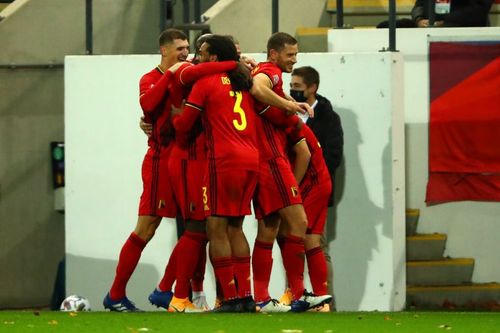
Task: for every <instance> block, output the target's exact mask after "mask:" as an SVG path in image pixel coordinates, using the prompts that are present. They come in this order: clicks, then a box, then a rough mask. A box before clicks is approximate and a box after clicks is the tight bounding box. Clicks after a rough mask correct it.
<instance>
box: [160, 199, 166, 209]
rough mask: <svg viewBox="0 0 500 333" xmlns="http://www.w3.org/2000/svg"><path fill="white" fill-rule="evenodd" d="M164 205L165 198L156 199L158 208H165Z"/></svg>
mask: <svg viewBox="0 0 500 333" xmlns="http://www.w3.org/2000/svg"><path fill="white" fill-rule="evenodd" d="M165 206H166V202H165V200H163V199H160V201H158V209H161V208H165Z"/></svg>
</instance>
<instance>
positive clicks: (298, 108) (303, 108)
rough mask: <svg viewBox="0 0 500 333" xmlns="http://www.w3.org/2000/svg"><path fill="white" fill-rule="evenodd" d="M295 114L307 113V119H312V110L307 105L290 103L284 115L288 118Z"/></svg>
mask: <svg viewBox="0 0 500 333" xmlns="http://www.w3.org/2000/svg"><path fill="white" fill-rule="evenodd" d="M297 113H301V114H306V113H307V114H308V115H309V117H311V118H314V110H313V108H312V107H311V106H310V105H309V104H307V103H304V102H295V101H290V103H289V107H288V108H287V109H286V114H287V115H289V116H290V115H294V114H297Z"/></svg>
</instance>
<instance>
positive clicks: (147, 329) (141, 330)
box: [137, 327, 151, 332]
mask: <svg viewBox="0 0 500 333" xmlns="http://www.w3.org/2000/svg"><path fill="white" fill-rule="evenodd" d="M137 330H138V331H139V332H148V331H151V329H149V328H147V327H141V328H138V329H137Z"/></svg>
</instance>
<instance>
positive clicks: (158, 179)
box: [139, 147, 177, 218]
mask: <svg viewBox="0 0 500 333" xmlns="http://www.w3.org/2000/svg"><path fill="white" fill-rule="evenodd" d="M169 155H170V147H167V148H163V147H162V148H158V147H155V148H152V147H149V149H148V152H147V153H146V156H144V161H143V162H142V187H143V190H142V195H141V200H140V203H139V216H162V217H171V218H175V216H176V215H177V207H176V205H175V201H174V197H173V193H172V187H171V184H170V179H169V177H168V173H167V163H168V159H169Z"/></svg>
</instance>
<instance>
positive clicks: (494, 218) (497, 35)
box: [328, 27, 500, 283]
mask: <svg viewBox="0 0 500 333" xmlns="http://www.w3.org/2000/svg"><path fill="white" fill-rule="evenodd" d="M429 39H432V40H444V41H452V40H456V41H464V40H466V41H478V40H496V41H498V40H500V28H498V27H495V28H473V29H469V28H453V29H432V28H431V29H398V30H397V40H396V42H397V43H396V46H397V49H398V50H400V53H402V55H403V58H404V63H405V66H404V71H405V74H404V75H405V81H404V96H405V103H404V107H405V127H406V167H407V168H406V174H407V178H406V202H407V207H408V208H420V214H421V216H420V222H419V225H418V232H420V233H434V232H442V233H446V234H448V241H447V243H446V250H445V256H451V257H472V258H474V259H475V260H476V264H475V269H474V274H473V277H472V280H473V282H478V283H480V282H491V281H500V265H498V253H499V252H500V244H499V242H498V235H500V205H499V204H498V203H491V202H472V201H464V202H455V203H448V204H441V205H437V206H431V207H426V205H425V202H424V201H425V189H426V185H427V176H428V167H427V166H428V149H427V147H428V120H429V98H430V97H429V67H428V43H429ZM328 40H329V42H328V44H329V48H328V49H329V51H330V52H373V51H377V50H380V49H382V48H383V47H387V46H388V31H387V29H380V30H377V29H371V30H367V29H363V30H356V29H351V30H330V31H329V36H328ZM457 70H459V69H457Z"/></svg>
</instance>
